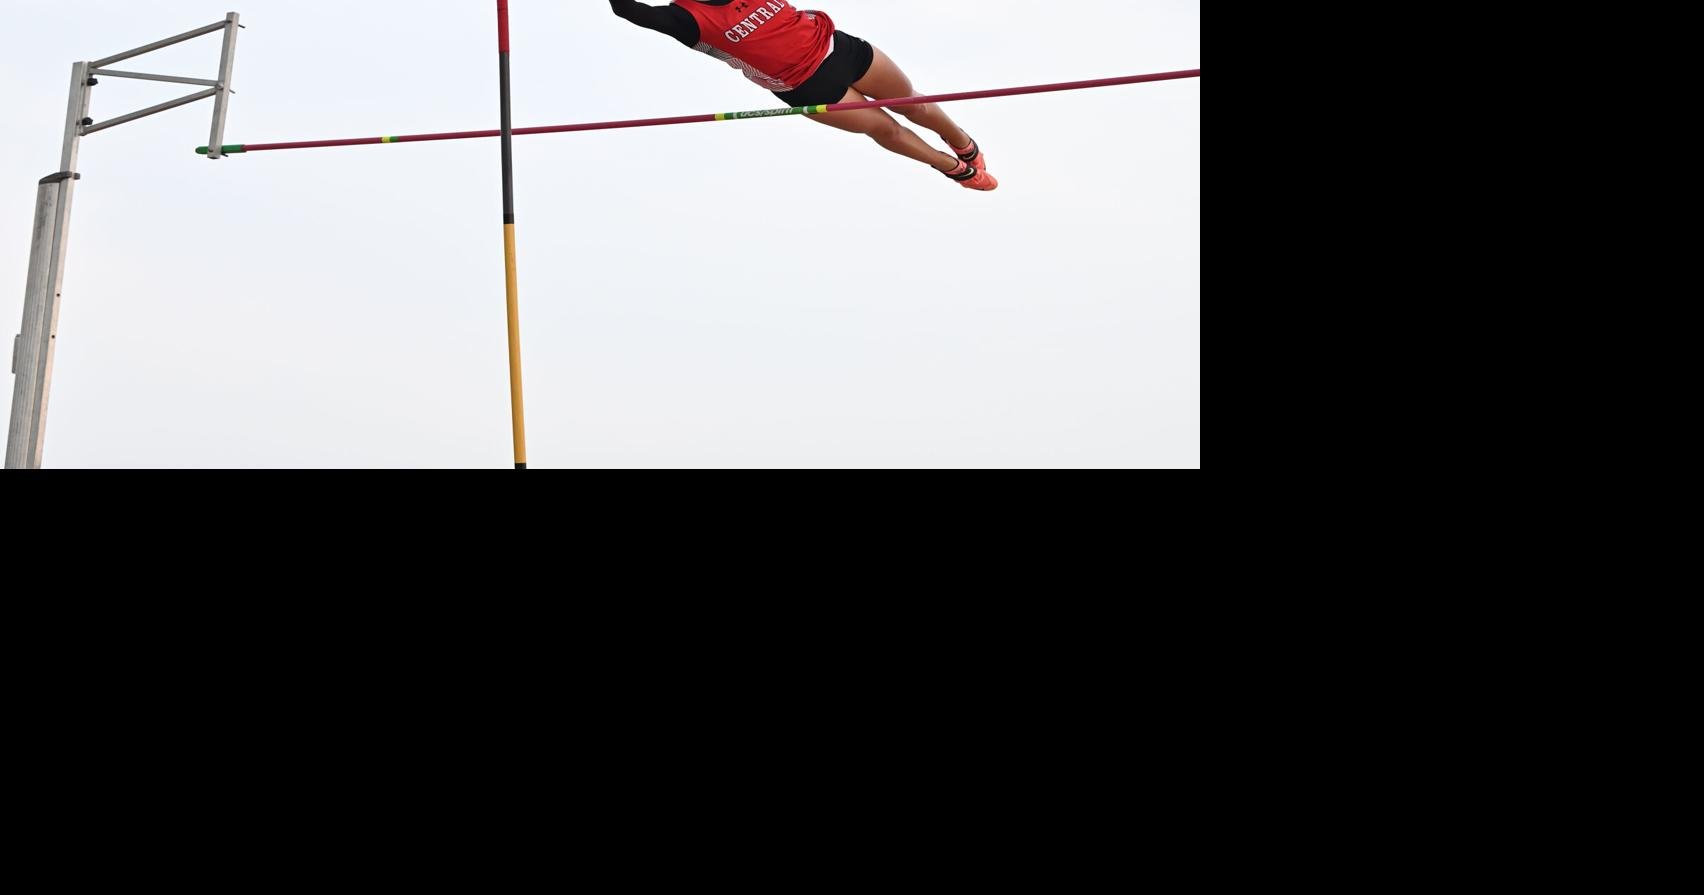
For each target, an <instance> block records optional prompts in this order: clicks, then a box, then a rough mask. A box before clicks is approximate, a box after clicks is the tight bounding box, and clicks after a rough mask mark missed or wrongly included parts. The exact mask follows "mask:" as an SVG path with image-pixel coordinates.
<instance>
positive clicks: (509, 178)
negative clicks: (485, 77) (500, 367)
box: [497, 0, 527, 469]
mask: <svg viewBox="0 0 1704 895" xmlns="http://www.w3.org/2000/svg"><path fill="white" fill-rule="evenodd" d="M497 60H498V66H499V69H498V70H499V74H498V82H499V83H500V84H501V85H502V92H503V99H502V106H503V111H502V115H503V130H502V132H501V133H502V136H503V257H504V267H505V268H506V270H507V274H508V277H507V288H508V297H509V403H510V410H511V413H512V414H513V416H514V424H515V468H516V469H526V468H527V412H526V401H525V399H524V398H523V396H522V391H521V288H520V279H519V277H518V275H517V273H516V267H515V124H514V117H513V115H512V109H511V107H510V102H509V86H510V81H509V0H497Z"/></svg>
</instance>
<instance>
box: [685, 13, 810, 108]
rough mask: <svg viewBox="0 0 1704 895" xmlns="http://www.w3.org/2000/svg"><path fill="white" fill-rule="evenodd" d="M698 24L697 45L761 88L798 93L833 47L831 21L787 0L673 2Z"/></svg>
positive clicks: (702, 50) (700, 50)
mask: <svg viewBox="0 0 1704 895" xmlns="http://www.w3.org/2000/svg"><path fill="white" fill-rule="evenodd" d="M674 5H676V6H679V7H681V8H682V9H685V10H686V11H687V12H689V13H692V17H693V18H694V19H697V20H698V34H699V38H698V46H697V47H696V49H697V50H698V51H699V52H702V53H708V54H710V55H711V56H714V57H716V58H717V59H720V60H722V61H723V62H726V63H728V64H729V65H731V66H733V67H734V68H737V69H739V70H740V71H742V72H744V73H745V76H746V77H748V78H750V79H752V80H753V81H754V82H756V83H757V84H759V85H761V86H762V87H763V88H764V89H765V90H771V91H774V92H776V93H786V92H787V91H789V90H797V89H798V88H799V87H801V86H803V85H804V83H805V82H806V81H808V80H810V78H811V75H814V74H816V72H817V69H818V68H821V67H822V61H823V60H824V59H826V58H828V54H829V51H830V50H831V49H833V47H834V21H833V20H831V19H830V18H829V17H828V14H827V13H823V12H815V11H811V10H799V9H796V8H794V7H793V4H791V3H789V2H787V0H734V2H732V3H729V4H728V5H727V6H711V5H710V4H708V3H699V2H696V0H675V4H674Z"/></svg>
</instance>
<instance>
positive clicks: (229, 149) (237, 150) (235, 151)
mask: <svg viewBox="0 0 1704 895" xmlns="http://www.w3.org/2000/svg"><path fill="white" fill-rule="evenodd" d="M207 152H208V150H207V147H205V146H198V147H196V150H195V154H196V155H206V154H207ZM245 152H248V147H247V146H244V145H240V144H239V145H236V146H221V147H219V154H220V155H240V154H242V153H245Z"/></svg>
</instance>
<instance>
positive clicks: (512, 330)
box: [503, 224, 527, 469]
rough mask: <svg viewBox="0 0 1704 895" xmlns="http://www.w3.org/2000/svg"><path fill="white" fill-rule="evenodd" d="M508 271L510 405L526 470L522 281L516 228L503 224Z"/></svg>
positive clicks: (518, 461) (518, 457) (519, 464)
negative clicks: (522, 355)
mask: <svg viewBox="0 0 1704 895" xmlns="http://www.w3.org/2000/svg"><path fill="white" fill-rule="evenodd" d="M503 250H504V253H505V255H506V259H507V262H508V264H507V266H508V272H509V402H510V403H511V404H512V405H513V407H514V416H515V468H516V469H525V468H526V467H527V408H526V399H525V397H524V395H523V392H522V390H521V281H520V276H519V275H518V274H517V272H516V267H515V225H514V224H504V225H503Z"/></svg>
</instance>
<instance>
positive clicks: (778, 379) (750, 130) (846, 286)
mask: <svg viewBox="0 0 1704 895" xmlns="http://www.w3.org/2000/svg"><path fill="white" fill-rule="evenodd" d="M657 5H661V4H660V2H659V3H658V4H657ZM801 5H804V6H807V7H809V6H822V7H826V8H827V11H828V12H829V13H830V15H832V16H833V17H834V19H835V21H836V22H837V24H838V25H839V26H840V27H841V28H842V29H843V30H845V31H848V32H851V33H853V34H856V35H858V36H860V37H864V38H866V39H868V40H870V41H871V42H873V43H875V44H876V45H877V46H879V47H881V48H883V49H884V50H886V51H887V52H888V54H889V55H891V56H892V57H894V59H895V60H896V61H897V62H898V63H899V64H900V66H901V67H903V68H905V69H906V70H907V71H908V72H909V73H910V74H911V76H912V79H913V80H914V81H915V82H916V84H917V86H918V87H919V88H920V89H921V90H923V91H924V92H932V93H945V92H955V91H962V90H979V89H986V88H994V87H1009V86H1017V85H1026V84H1037V83H1045V82H1052V81H1066V80H1080V79H1087V78H1098V77H1111V76H1116V75H1126V74H1140V73H1146V72H1158V71H1170V70H1175V69H1183V68H1196V67H1200V64H1201V13H1200V3H1199V2H1198V0H1196V2H1168V0H1077V2H1069V3H1037V2H1034V0H976V2H974V3H969V4H967V3H953V2H945V0H819V2H816V3H804V4H801ZM512 6H513V16H514V29H515V34H514V67H515V79H516V83H515V103H516V123H517V125H518V126H525V125H540V124H562V123H569V122H580V121H596V120H603V119H612V118H636V117H652V116H663V115H689V114H698V113H706V112H723V111H736V110H744V109H758V108H766V107H772V106H776V105H779V104H778V103H777V102H776V101H775V100H774V98H773V97H771V96H769V95H768V94H767V93H764V92H763V91H761V90H760V89H758V88H757V87H755V86H754V85H751V84H750V83H748V82H747V81H746V80H745V79H744V78H743V77H741V76H740V75H739V74H738V73H736V72H735V71H733V70H732V69H730V68H727V67H726V66H723V65H721V64H720V63H716V62H714V61H713V60H710V59H709V58H707V57H704V56H701V55H699V54H696V53H692V52H689V51H687V50H685V49H684V48H682V47H681V46H679V45H678V44H676V43H674V42H672V41H671V40H669V39H668V38H665V37H663V36H661V35H657V34H653V33H650V32H646V31H643V30H640V29H637V28H634V27H632V26H631V25H628V24H627V23H625V22H623V21H621V20H620V19H617V18H616V17H614V16H613V15H611V14H610V12H609V7H608V4H607V3H605V2H603V0H513V2H512ZM233 9H234V10H235V11H237V12H240V13H242V14H243V23H244V24H245V25H247V26H248V28H247V30H245V31H244V32H243V36H242V41H241V44H240V47H239V52H238V58H237V70H236V87H237V90H238V93H239V95H238V96H237V97H236V98H235V99H234V101H233V107H232V116H231V126H230V129H229V131H228V134H227V137H228V142H232V143H242V142H250V143H259V142H275V141H284V140H304V139H321V138H333V137H362V136H378V135H382V134H405V133H417V132H423V131H443V130H471V129H481V128H489V127H495V126H496V109H497V84H496V81H497V78H496V75H497V65H496V45H495V21H494V20H495V14H494V9H495V4H494V3H493V2H491V0H363V2H332V0H0V34H3V35H4V37H5V40H4V44H5V47H6V52H5V53H4V54H0V91H3V93H0V96H3V97H4V105H5V108H6V114H7V122H8V123H7V125H6V139H5V140H3V141H0V335H6V334H10V333H16V332H17V331H18V330H17V327H18V323H19V320H20V319H21V317H22V307H23V284H24V280H25V268H26V265H27V262H28V254H29V252H28V250H29V239H30V233H29V227H30V220H31V213H32V210H33V207H34V202H35V184H36V182H37V181H38V180H39V179H41V178H42V177H43V176H45V175H48V174H51V173H53V172H54V171H55V170H57V167H58V160H59V158H58V157H59V149H60V139H61V131H62V127H63V120H64V114H65V112H64V110H65V101H66V88H67V84H68V79H69V74H70V65H71V63H72V62H73V61H75V60H78V59H93V58H98V57H100V56H104V55H107V54H111V53H116V52H118V51H120V50H125V49H128V48H130V47H133V46H137V45H141V44H144V43H148V42H150V41H153V40H156V39H159V38H162V37H166V36H169V35H171V34H175V33H178V32H180V31H184V30H188V29H190V28H193V27H196V26H199V25H203V24H208V23H211V22H214V21H217V20H219V19H220V18H222V17H223V15H224V13H225V12H226V11H228V10H233ZM217 62H218V38H217V37H216V36H214V37H207V38H203V39H201V40H199V41H195V42H192V43H190V44H186V45H183V46H180V47H176V48H173V49H171V50H167V51H163V52H161V53H158V54H155V55H151V56H145V57H141V58H139V59H136V60H131V61H129V62H126V63H125V64H124V65H122V66H120V67H122V68H126V69H129V70H134V71H152V72H160V73H166V74H180V75H188V76H193V77H213V76H214V74H215V70H216V68H217ZM192 90H193V88H187V87H184V88H181V89H180V87H179V86H178V85H169V84H154V83H147V82H130V81H114V80H112V79H107V80H105V81H103V82H102V84H101V86H100V87H99V88H97V90H96V92H95V111H94V113H93V114H94V117H96V118H97V119H102V118H107V117H111V116H113V115H117V114H122V113H124V112H129V111H132V110H133V109H137V108H141V107H143V106H146V105H152V104H153V103H155V102H159V101H163V100H165V99H169V98H171V97H173V96H177V95H179V94H180V93H187V92H192ZM947 108H948V109H949V111H950V112H951V114H953V115H954V117H955V118H957V120H958V121H959V123H960V124H962V125H963V126H964V127H965V128H966V129H967V130H968V131H969V132H970V133H971V134H972V135H973V136H975V137H977V139H979V140H980V141H981V142H982V144H983V146H984V148H985V149H986V150H987V152H988V154H989V156H990V158H991V159H992V161H993V166H992V167H993V170H994V173H995V174H996V175H997V176H998V177H999V178H1000V180H1001V183H1002V186H1001V189H1000V190H999V191H998V192H995V193H992V194H980V193H974V192H971V191H968V190H963V189H960V188H959V187H957V186H954V185H952V184H950V183H949V182H947V181H946V180H945V179H944V178H942V177H940V176H939V175H938V174H935V173H933V172H931V171H930V170H928V169H927V168H925V167H923V166H920V165H917V164H916V163H915V162H911V161H907V160H905V159H902V158H900V157H898V156H892V155H889V154H887V153H885V152H883V151H882V150H880V149H879V148H878V147H876V146H875V145H874V144H873V143H871V142H869V141H868V140H867V139H866V138H863V137H857V136H852V135H848V134H843V133H840V132H837V131H834V130H832V129H830V128H827V127H823V126H822V125H819V124H814V123H811V122H808V121H805V120H803V119H799V118H785V119H774V120H763V121H751V122H733V123H724V124H705V125H689V126H684V127H673V128H656V129H645V130H633V131H613V132H601V133H592V134H569V135H559V136H545V137H526V138H520V139H518V140H517V143H516V146H517V182H518V185H517V192H518V204H519V215H520V219H519V234H520V270H521V302H522V313H523V334H524V339H525V353H526V375H527V409H528V423H529V434H530V439H529V440H530V452H529V453H530V458H529V459H530V460H531V462H532V465H533V466H535V467H538V468H552V467H1198V466H1200V464H1201V87H1200V82H1199V81H1172V82H1163V83H1159V84H1145V85H1137V86H1131V87H1116V88H1111V89H1105V90H1095V91H1082V92H1076V93H1058V94H1047V95H1042V96H1032V97H1017V98H1008V99H997V100H986V101H980V102H972V103H958V104H953V105H951V106H948V107H947ZM210 113H211V105H210V104H208V103H202V104H200V105H196V106H191V107H189V108H187V109H180V110H177V111H174V112H169V113H166V114H163V115H160V116H156V117H154V118H150V119H146V120H144V121H141V122H137V123H133V124H128V125H124V126H122V127H120V128H118V129H116V130H113V131H108V132H104V133H100V134H95V135H92V136H90V137H88V138H86V139H85V141H84V145H83V153H82V163H81V171H82V173H83V180H82V181H81V183H80V185H79V187H78V190H77V194H76V208H75V217H74V221H73V226H72V242H71V252H70V266H69V270H68V273H67V277H66V284H65V304H64V309H63V312H62V315H61V318H60V327H59V348H58V359H57V362H56V366H55V373H54V382H53V394H52V404H51V407H50V413H49V419H48V437H47V448H46V465H47V466H48V467H60V468H63V467H484V468H506V467H508V466H509V465H510V462H511V460H510V458H511V453H510V444H509V442H510V436H509V403H508V367H507V363H508V362H507V350H506V335H505V323H504V320H505V315H504V293H503V250H502V229H501V228H502V221H501V194H500V189H499V187H500V181H499V168H498V144H497V142H496V141H495V140H490V141H468V142H460V143H437V144H423V145H402V146H376V147H357V148H352V149H330V150H311V151H303V152H279V153H265V154H256V155H248V156H237V157H234V158H231V159H229V160H226V161H221V162H209V161H207V160H205V159H202V158H199V157H197V156H195V155H194V154H193V153H192V150H193V148H194V147H196V146H199V145H201V144H203V143H205V142H206V138H207V122H208V117H209V115H210ZM925 136H926V137H928V138H929V139H930V140H931V142H933V141H934V138H933V135H929V134H925ZM7 341H8V342H9V341H10V340H9V339H8V340H7ZM6 383H7V386H6V389H5V394H6V395H7V396H8V401H9V396H10V393H11V379H10V377H8V379H7V380H6Z"/></svg>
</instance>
